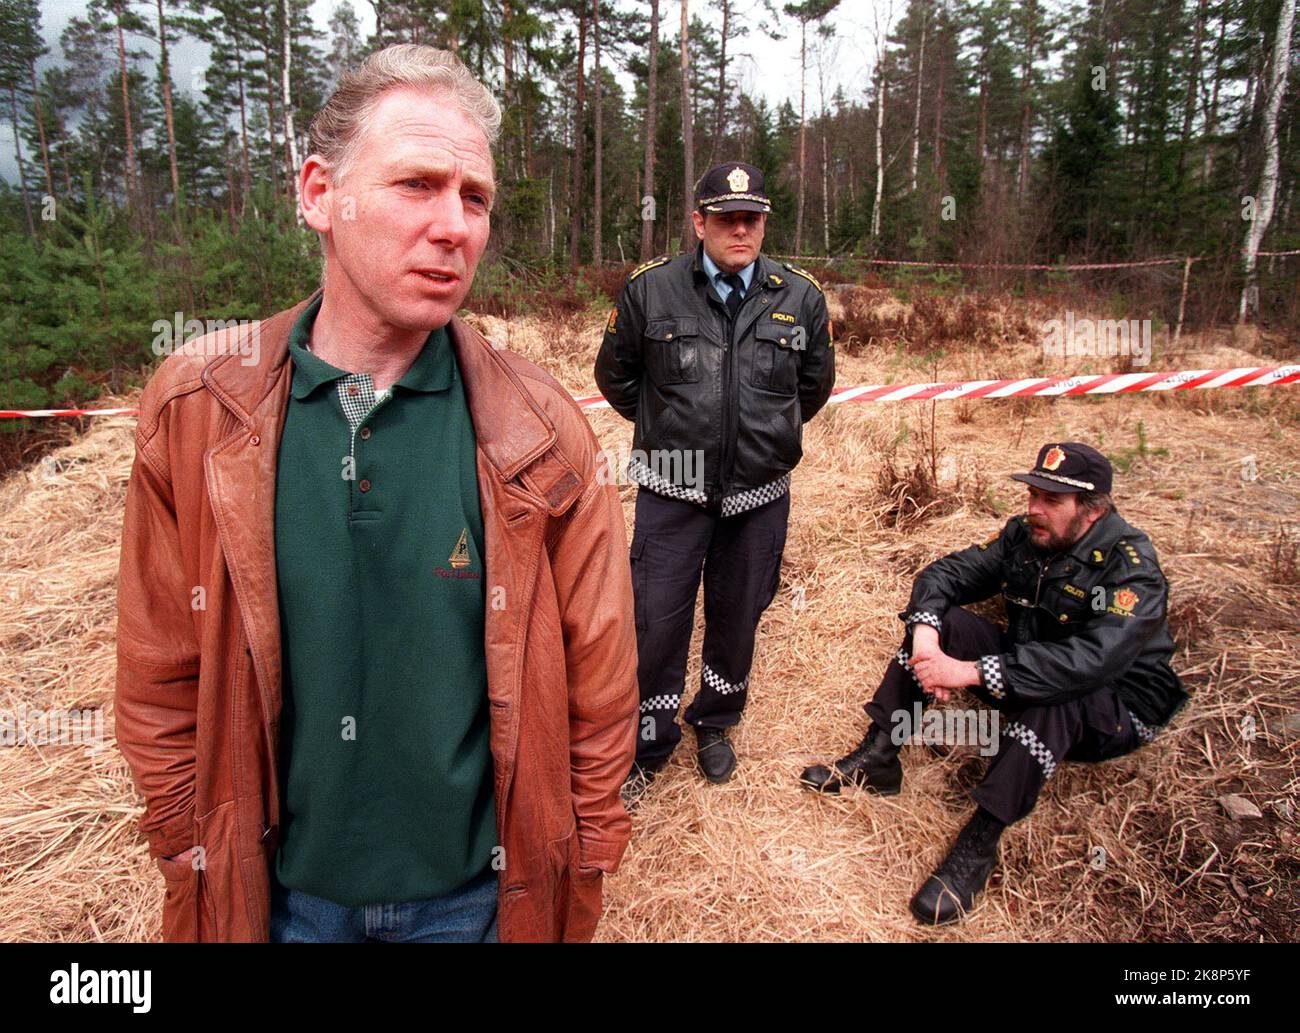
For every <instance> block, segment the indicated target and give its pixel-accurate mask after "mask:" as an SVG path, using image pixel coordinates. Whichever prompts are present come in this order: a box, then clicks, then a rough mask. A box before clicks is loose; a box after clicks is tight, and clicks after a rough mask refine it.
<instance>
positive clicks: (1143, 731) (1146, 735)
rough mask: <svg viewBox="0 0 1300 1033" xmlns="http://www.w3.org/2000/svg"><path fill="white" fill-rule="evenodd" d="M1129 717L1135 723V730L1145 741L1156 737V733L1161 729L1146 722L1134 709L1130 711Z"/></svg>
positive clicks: (1147, 741)
mask: <svg viewBox="0 0 1300 1033" xmlns="http://www.w3.org/2000/svg"><path fill="white" fill-rule="evenodd" d="M1128 718H1129V720H1130V721H1131V722H1132V723H1133V732H1134V734H1136V735H1137V737H1138V738H1139V739H1140V740H1141V741H1142V742H1143V743H1149V742H1151V741H1152V740H1154V739H1155V737H1156V733H1157V732H1159V731H1160V728H1159V726H1156V727H1152V726H1151V725H1148V724H1144V723H1143V722H1142V721H1141V720H1140V719H1139V718H1138V716H1137V714H1135V713H1133V711H1131V710H1130V711H1129V712H1128Z"/></svg>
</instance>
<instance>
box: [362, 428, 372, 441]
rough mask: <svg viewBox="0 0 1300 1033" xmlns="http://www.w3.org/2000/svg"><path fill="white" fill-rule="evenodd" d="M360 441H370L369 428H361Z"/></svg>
mask: <svg viewBox="0 0 1300 1033" xmlns="http://www.w3.org/2000/svg"><path fill="white" fill-rule="evenodd" d="M361 440H362V441H369V440H370V428H369V427H362V428H361Z"/></svg>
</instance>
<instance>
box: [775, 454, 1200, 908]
mask: <svg viewBox="0 0 1300 1033" xmlns="http://www.w3.org/2000/svg"><path fill="white" fill-rule="evenodd" d="M1012 477H1013V478H1014V479H1015V480H1018V481H1023V482H1025V483H1026V484H1028V485H1029V504H1028V512H1027V513H1026V514H1024V515H1021V516H1017V517H1014V518H1012V519H1011V520H1010V521H1008V522H1007V525H1006V526H1005V527H1004V528H1003V529H1002V531H1001V532H999V533H998V534H995V535H993V537H992V538H990V539H989V540H988V541H987V542H985V543H984V544H983V545H973V546H971V547H970V548H967V549H963V550H961V551H960V552H954V553H952V554H951V555H948V556H945V557H943V558H942V559H940V560H936V561H935V562H934V563H931V564H930V565H929V566H928V567H926V568H925V569H924V570H922V571H921V573H920V574H919V575H918V576H917V578H916V581H915V583H914V584H913V587H912V597H911V600H910V602H909V603H908V607H907V610H906V611H905V612H903V613H901V614H900V615H899V616H900V618H901V619H902V620H903V621H904V622H905V623H906V625H907V633H906V634H905V636H904V639H903V644H902V646H901V647H900V649H899V651H898V653H897V655H896V656H895V658H894V659H893V660H891V661H890V663H889V667H888V669H887V671H886V673H885V677H884V679H883V680H882V681H881V683H880V688H879V689H877V690H876V694H875V697H874V698H873V699H872V701H871V702H870V703H868V704H867V705H866V707H865V709H866V711H867V714H868V715H869V716H870V718H871V722H872V723H871V727H870V729H869V730H868V732H867V734H866V737H865V738H864V739H863V740H862V742H861V744H860V745H859V746H858V747H857V749H855V750H853V752H852V753H850V754H849V755H848V756H846V757H842V758H840V759H839V760H837V761H835V762H834V765H833V766H832V767H831V768H827V767H825V766H823V765H816V766H814V767H810V768H807V769H806V770H805V771H804V772H803V775H802V776H801V781H802V782H803V783H804V784H805V785H806V786H808V787H809V788H811V789H813V790H816V791H819V792H823V793H833V794H838V793H839V791H840V788H841V786H842V785H843V784H844V783H849V784H852V785H856V786H859V787H861V788H863V789H866V790H868V791H871V792H875V793H879V794H882V795H893V794H895V793H898V792H899V791H900V789H901V787H902V781H903V769H902V765H901V764H900V763H899V757H898V754H899V750H900V745H899V743H901V742H902V740H903V739H904V737H905V736H904V735H903V734H897V733H896V732H895V729H896V728H898V727H899V726H903V727H910V726H911V725H912V723H913V722H914V711H913V707H914V705H918V704H920V703H926V704H929V703H932V702H934V701H935V700H936V699H937V700H939V701H945V700H947V699H949V698H950V695H951V694H952V693H953V691H954V690H957V689H962V688H969V689H971V690H972V691H973V692H974V693H975V695H977V696H978V697H979V698H980V699H981V700H983V701H984V702H985V703H987V704H988V705H989V706H991V707H995V708H996V709H997V711H998V712H999V713H998V715H997V716H998V717H999V721H998V726H999V736H998V741H997V744H996V753H995V754H994V756H993V760H992V762H991V763H990V765H989V768H988V770H987V772H986V774H985V776H984V779H983V781H982V782H980V784H979V785H978V786H977V787H976V788H975V790H974V791H973V793H972V796H973V797H974V800H975V803H976V804H977V809H976V811H975V814H974V816H973V817H972V818H971V819H970V821H969V823H968V824H967V825H966V826H965V828H963V829H962V831H961V834H960V835H959V836H958V838H957V841H956V844H955V845H954V846H953V848H952V850H951V851H950V852H949V854H948V856H947V857H946V858H945V859H944V861H943V863H942V864H941V865H940V866H939V867H938V869H936V870H935V872H934V874H933V875H931V876H930V878H929V879H928V880H927V881H926V882H925V883H924V884H923V885H922V886H921V888H920V889H919V890H918V891H917V893H916V895H915V896H914V897H913V898H912V902H911V908H912V913H913V914H914V915H915V916H916V918H917V919H918V920H920V921H921V922H924V923H930V924H935V925H939V924H942V923H946V922H952V921H956V920H957V919H959V918H960V917H961V916H962V914H963V913H964V912H966V911H968V910H970V907H971V904H972V902H973V900H974V897H975V894H976V893H978V892H979V891H980V890H981V889H982V888H983V887H984V884H985V882H986V881H987V880H988V877H989V874H990V873H991V872H992V870H993V866H994V864H995V863H996V860H997V843H998V838H999V836H1001V834H1002V831H1003V829H1005V828H1006V826H1007V825H1010V824H1011V823H1013V822H1015V821H1018V820H1020V819H1021V818H1023V817H1025V816H1026V815H1027V814H1029V812H1030V811H1031V810H1032V809H1033V807H1034V803H1035V802H1036V800H1037V799H1038V793H1039V791H1040V789H1041V788H1042V786H1043V783H1044V782H1046V781H1047V779H1048V778H1050V777H1051V774H1052V772H1053V771H1055V770H1056V766H1057V764H1059V763H1060V762H1061V761H1062V760H1083V761H1099V760H1107V759H1109V758H1112V757H1118V756H1121V755H1123V754H1125V753H1129V752H1131V751H1132V750H1135V749H1137V748H1138V747H1139V746H1141V745H1143V744H1144V743H1148V742H1150V741H1151V740H1152V739H1153V738H1154V737H1155V735H1156V732H1157V731H1158V730H1159V729H1160V727H1161V726H1162V725H1164V724H1166V723H1167V722H1168V721H1169V719H1170V718H1171V717H1172V716H1173V714H1174V713H1175V712H1176V711H1177V710H1178V708H1179V707H1180V706H1182V704H1183V703H1184V702H1185V701H1186V699H1187V694H1186V693H1185V692H1184V690H1183V686H1182V682H1181V681H1180V679H1179V678H1178V676H1177V675H1176V674H1175V673H1174V671H1173V670H1172V668H1171V667H1170V666H1169V659H1170V657H1171V655H1172V654H1173V650H1174V643H1173V640H1172V639H1171V638H1170V635H1169V629H1168V625H1167V624H1166V621H1165V607H1166V603H1167V599H1168V584H1167V582H1166V581H1165V577H1164V574H1163V573H1161V570H1160V565H1159V563H1158V562H1157V560H1156V553H1155V549H1154V548H1153V547H1152V545H1151V541H1150V539H1148V538H1147V536H1146V535H1145V534H1143V533H1142V532H1141V531H1139V530H1137V529H1136V528H1134V527H1132V526H1131V525H1130V524H1128V523H1126V522H1125V521H1124V519H1123V518H1122V517H1120V515H1119V513H1118V512H1117V511H1116V510H1115V506H1114V504H1113V503H1112V501H1111V499H1110V489H1111V466H1110V463H1109V461H1108V460H1107V459H1106V457H1105V456H1103V455H1102V454H1101V453H1100V452H1098V451H1097V450H1096V449H1093V448H1091V447H1089V446H1088V445H1083V444H1079V443H1077V442H1072V441H1067V442H1062V443H1059V444H1048V445H1044V446H1043V447H1042V449H1041V450H1040V451H1039V453H1038V462H1037V465H1036V466H1035V468H1034V469H1033V470H1032V471H1031V472H1030V473H1026V474H1013V475H1012ZM999 592H1000V593H1001V594H1002V596H1003V599H1004V601H1005V603H1006V610H1007V619H1008V628H1007V630H1006V631H1003V630H1002V629H1001V628H1000V627H998V626H997V625H996V624H993V623H991V622H989V621H986V620H984V619H983V618H981V617H977V616H976V615H974V614H972V613H970V612H968V611H966V610H964V609H963V608H962V607H963V605H965V604H967V603H974V602H979V601H981V600H984V599H988V598H990V597H991V596H994V595H996V594H998V593H999ZM918 712H919V711H918Z"/></svg>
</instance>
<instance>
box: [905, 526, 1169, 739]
mask: <svg viewBox="0 0 1300 1033" xmlns="http://www.w3.org/2000/svg"><path fill="white" fill-rule="evenodd" d="M999 592H1000V593H1001V594H1002V597H1003V600H1004V601H1005V604H1006V610H1007V620H1008V639H1009V646H1008V648H1007V650H1006V651H1005V652H1003V653H1001V654H998V655H992V656H986V657H981V658H980V660H979V663H978V666H979V669H980V683H981V684H982V685H983V686H984V688H985V689H987V690H988V691H989V692H990V693H991V694H992V695H994V696H995V698H1005V699H1006V705H1007V706H1010V707H1028V706H1042V705H1045V704H1049V705H1050V704H1053V703H1060V702H1063V701H1065V700H1069V699H1074V698H1077V697H1080V696H1084V695H1086V694H1087V693H1090V692H1092V691H1094V690H1096V689H1098V688H1100V687H1101V686H1103V685H1105V684H1108V683H1110V684H1113V685H1114V686H1115V688H1116V690H1117V692H1118V693H1119V696H1120V698H1121V699H1122V700H1123V701H1124V703H1125V704H1126V705H1127V706H1128V708H1129V710H1130V711H1131V712H1132V713H1133V714H1134V715H1135V716H1136V717H1138V718H1139V719H1140V720H1141V721H1142V722H1143V723H1144V724H1146V725H1148V726H1159V725H1163V724H1165V723H1167V722H1168V721H1169V719H1170V718H1171V717H1172V716H1173V715H1174V713H1175V712H1176V711H1177V710H1178V708H1179V707H1181V706H1182V705H1183V703H1185V702H1186V701H1187V698H1188V697H1187V693H1186V691H1185V690H1184V689H1183V684H1182V681H1181V679H1179V677H1178V675H1177V674H1175V673H1174V671H1173V668H1172V667H1170V665H1169V660H1170V658H1171V657H1172V655H1173V652H1174V642H1173V639H1172V638H1171V637H1170V634H1169V626H1168V623H1167V622H1166V620H1165V609H1166V606H1167V603H1168V597H1169V585H1168V582H1167V581H1166V580H1165V576H1164V574H1163V573H1162V572H1161V570H1160V564H1159V562H1158V561H1157V559H1156V551H1155V548H1154V547H1153V546H1152V545H1151V540H1150V539H1149V538H1148V537H1147V536H1146V535H1145V534H1143V533H1142V532H1141V531H1139V530H1137V529H1136V528H1134V527H1133V526H1131V525H1130V524H1129V523H1127V522H1126V521H1125V520H1124V518H1123V517H1121V516H1120V515H1119V514H1118V513H1116V512H1111V513H1108V514H1107V515H1106V516H1104V517H1101V518H1100V519H1099V520H1097V522H1096V523H1094V524H1093V525H1092V527H1091V528H1089V529H1088V532H1087V533H1086V534H1085V535H1084V536H1083V538H1081V539H1080V540H1079V541H1078V542H1076V543H1075V545H1074V546H1073V548H1071V549H1069V550H1068V551H1066V552H1063V553H1056V554H1054V555H1048V554H1047V553H1045V552H1043V551H1042V550H1040V549H1039V548H1038V547H1037V546H1035V545H1034V544H1033V542H1032V541H1031V540H1030V537H1029V529H1028V524H1027V523H1026V519H1025V517H1024V516H1017V517H1013V518H1012V519H1011V520H1009V521H1008V522H1007V524H1006V526H1005V527H1004V528H1003V529H1002V531H1001V532H1000V533H998V534H995V535H994V536H993V537H992V538H990V539H989V540H988V541H987V542H985V543H984V544H983V545H972V546H971V547H970V548H968V549H962V550H961V551H960V552H954V553H951V554H950V555H947V556H945V557H943V558H942V559H940V560H936V561H935V562H934V563H931V564H930V565H929V566H928V567H926V568H925V569H924V570H922V571H921V573H920V574H919V575H917V578H916V581H915V582H914V583H913V586H912V597H911V600H910V601H909V602H908V607H907V610H906V611H905V612H904V613H901V614H899V616H900V617H901V618H902V619H903V620H904V621H906V622H907V623H908V624H909V625H911V624H915V623H918V622H919V623H925V624H932V625H934V626H936V627H938V626H939V625H940V624H941V623H942V621H943V616H944V613H945V612H946V611H947V609H948V607H950V606H961V605H965V604H967V603H973V602H979V601H980V600H983V599H988V598H990V597H992V596H994V595H996V594H998V593H999ZM999 692H1001V693H1003V694H1004V697H998V693H999Z"/></svg>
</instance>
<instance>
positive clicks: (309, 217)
mask: <svg viewBox="0 0 1300 1033" xmlns="http://www.w3.org/2000/svg"><path fill="white" fill-rule="evenodd" d="M298 197H299V202H298V203H299V204H300V205H301V207H302V217H303V221H304V222H306V223H307V225H308V226H310V227H311V228H312V229H314V230H315V231H316V232H317V233H328V232H329V231H330V228H331V226H332V224H333V211H332V208H333V201H334V188H333V183H332V176H331V173H330V168H329V166H328V165H327V164H326V163H325V160H324V159H323V158H322V157H321V156H320V155H319V154H310V155H308V156H307V160H306V161H304V162H303V163H302V171H301V172H299V173H298Z"/></svg>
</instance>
